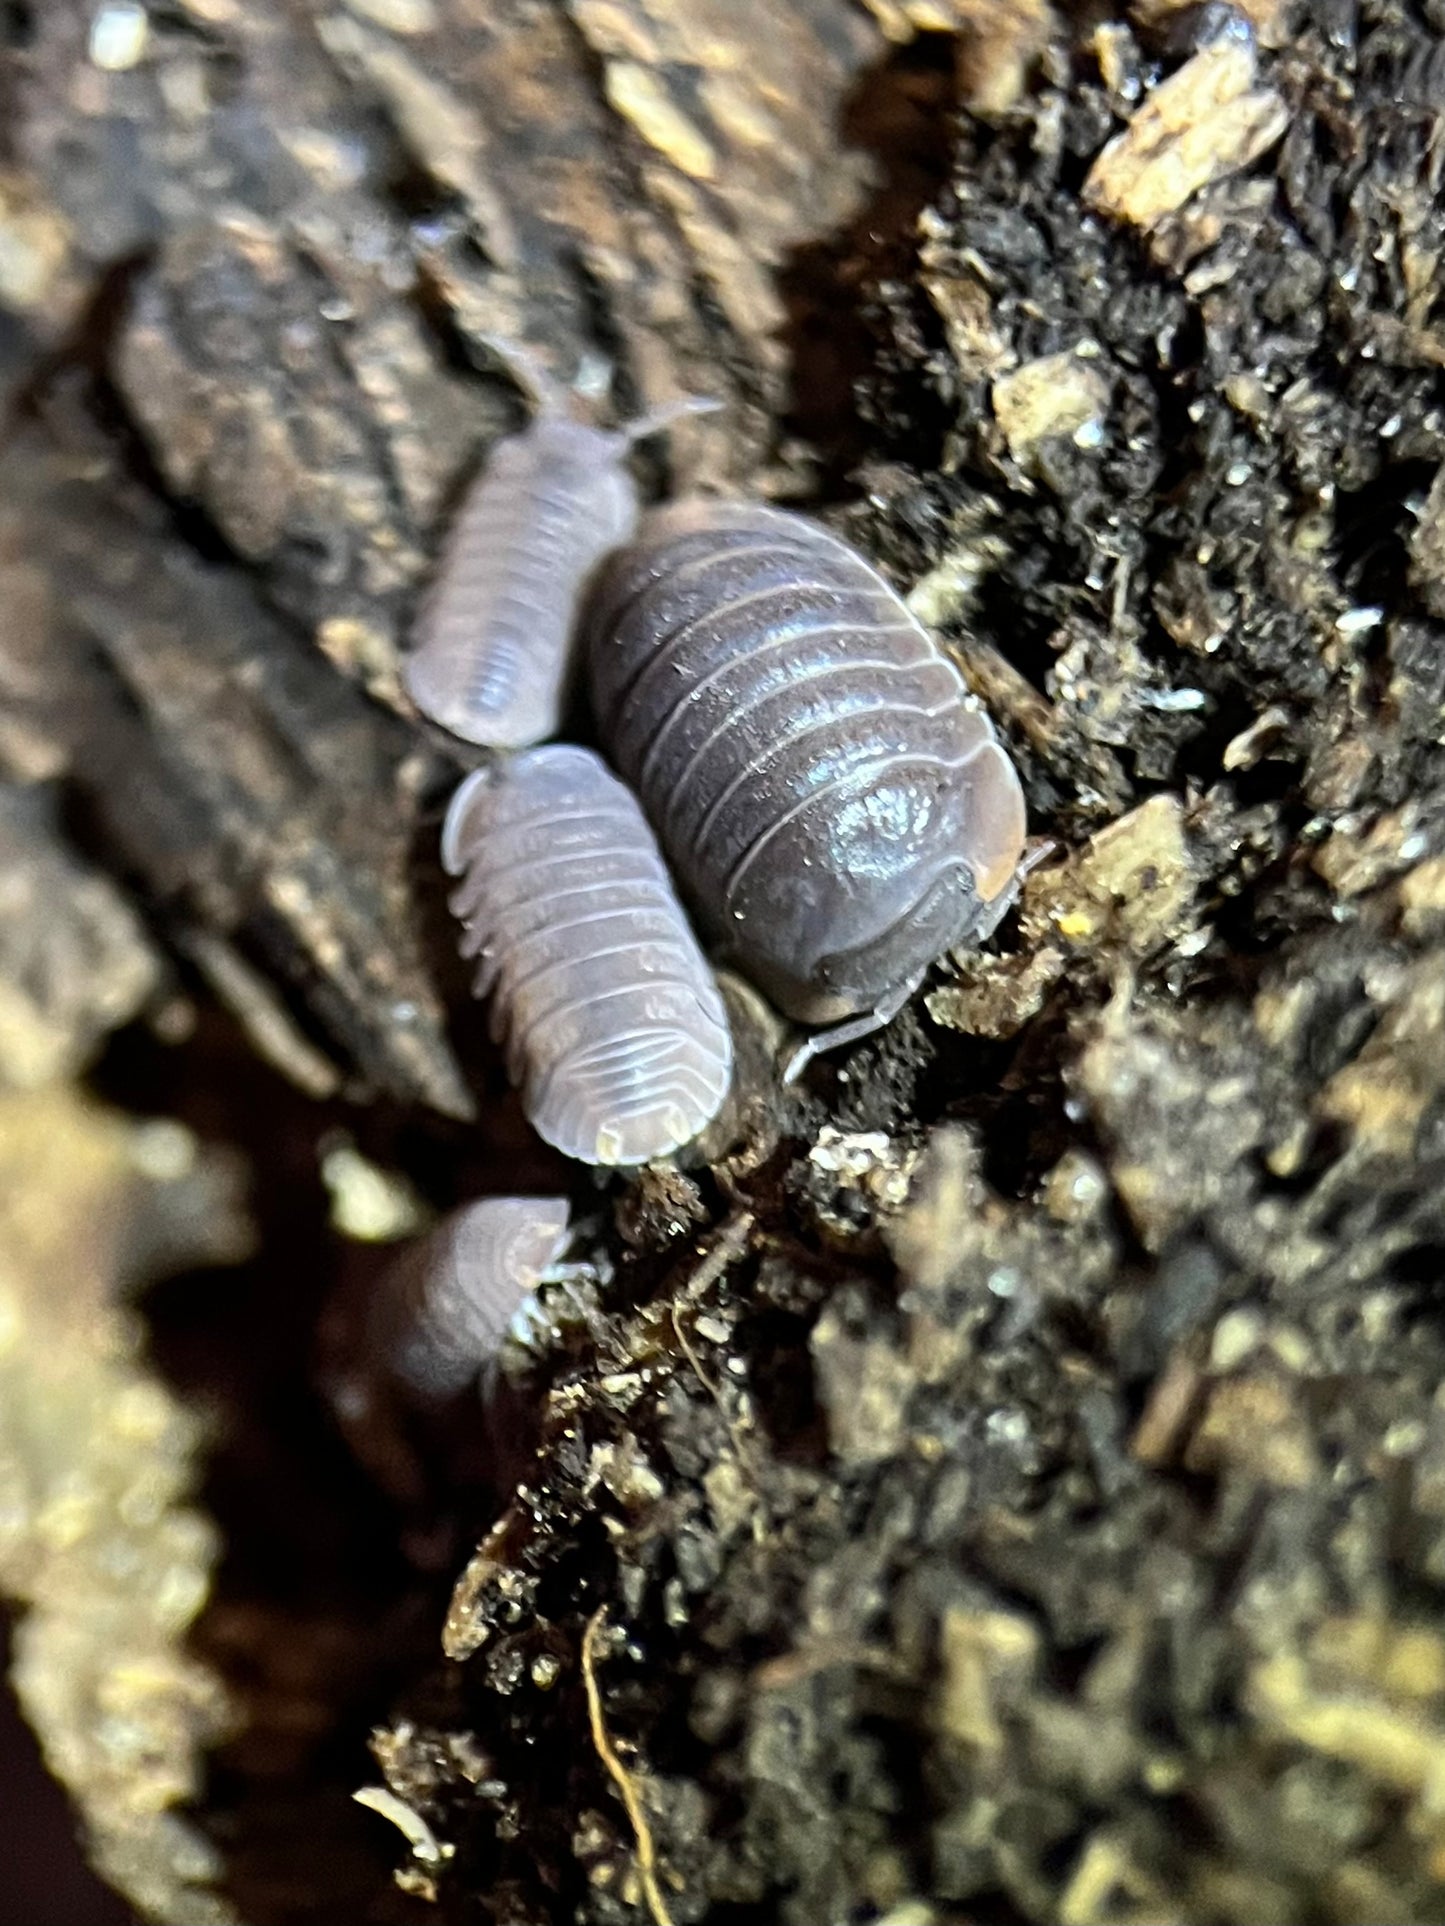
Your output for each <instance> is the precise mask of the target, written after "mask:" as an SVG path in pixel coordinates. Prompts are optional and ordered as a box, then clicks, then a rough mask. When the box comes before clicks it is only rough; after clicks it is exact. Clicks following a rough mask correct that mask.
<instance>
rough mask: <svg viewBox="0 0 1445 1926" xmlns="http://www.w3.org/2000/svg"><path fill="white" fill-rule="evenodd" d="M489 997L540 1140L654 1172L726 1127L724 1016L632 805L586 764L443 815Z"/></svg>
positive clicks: (529, 772)
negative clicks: (704, 1134) (716, 1120)
mask: <svg viewBox="0 0 1445 1926" xmlns="http://www.w3.org/2000/svg"><path fill="white" fill-rule="evenodd" d="M442 859H443V861H444V862H445V864H446V867H447V868H448V870H449V871H450V872H451V873H452V874H453V875H454V876H459V877H461V879H462V880H461V882H460V883H459V885H458V887H457V889H456V890H455V892H454V893H453V896H452V899H451V900H452V907H453V909H454V910H455V912H456V914H457V916H458V917H459V918H460V919H461V921H462V923H463V924H464V926H465V930H466V934H465V936H464V938H463V942H462V950H463V953H464V954H465V955H468V956H472V957H475V958H476V959H477V962H478V969H477V976H476V989H477V994H478V995H479V996H488V995H489V996H490V997H491V999H492V1034H493V1036H494V1037H495V1038H496V1039H497V1041H498V1042H499V1043H500V1044H501V1045H502V1047H503V1050H504V1052H505V1054H506V1061H507V1070H508V1074H509V1075H510V1076H511V1078H512V1080H513V1082H515V1083H517V1084H518V1085H520V1087H521V1090H522V1099H523V1103H524V1106H525V1108H526V1111H527V1115H528V1116H529V1117H530V1119H531V1121H532V1124H533V1126H534V1127H535V1129H536V1130H537V1132H538V1134H539V1135H540V1136H542V1137H545V1138H546V1140H547V1141H548V1142H549V1143H551V1144H555V1145H556V1146H557V1148H558V1149H559V1150H561V1151H564V1152H565V1153H566V1154H567V1155H568V1156H569V1157H577V1158H580V1159H581V1160H582V1161H583V1162H584V1163H590V1164H642V1163H647V1162H649V1161H650V1160H651V1159H653V1158H654V1157H662V1156H665V1155H667V1154H668V1153H669V1152H670V1151H673V1150H676V1149H678V1148H679V1147H680V1146H681V1145H683V1144H685V1143H687V1142H688V1141H689V1140H690V1139H691V1138H693V1137H695V1136H696V1135H697V1133H698V1132H699V1131H700V1130H701V1129H702V1128H703V1126H704V1125H705V1124H706V1123H708V1122H709V1121H710V1120H711V1119H712V1117H714V1116H715V1115H716V1113H717V1111H718V1110H719V1109H720V1108H721V1105H722V1102H723V1099H724V1097H725V1096H726V1095H727V1090H728V1085H729V1082H730V1080H731V1076H732V1039H731V1036H730V1034H729V1031H728V1026H727V1016H726V1013H725V1011H724V1008H723V1003H722V997H721V995H720V993H719V991H718V987H717V983H716V981H715V980H714V977H713V974H712V971H711V969H710V968H709V967H708V963H707V960H706V958H705V957H704V956H703V954H702V952H701V950H700V949H699V948H698V944H697V939H696V938H695V937H694V935H693V933H692V930H691V928H690V926H689V924H688V921H687V917H686V914H685V912H684V911H683V909H682V906H681V904H680V903H679V902H678V900H677V896H676V894H675V892H674V889H673V885H672V881H671V878H670V877H669V875H668V872H667V868H666V866H665V864H664V862H663V859H662V855H661V852H660V851H659V849H658V846H657V841H656V838H655V837H654V836H653V834H652V831H651V830H650V829H649V828H648V826H647V822H646V820H645V819H644V817H643V814H642V811H641V809H640V808H639V807H638V805H637V802H636V800H635V798H634V797H633V796H632V795H631V793H630V792H629V791H628V790H627V789H626V788H625V787H624V786H623V785H622V784H621V783H620V782H619V781H618V780H617V778H616V777H615V776H614V775H613V774H612V773H611V771H610V770H609V769H608V768H607V767H606V765H605V764H604V763H603V762H602V760H601V758H600V757H598V756H595V755H593V754H592V752H591V751H590V750H586V749H575V748H570V747H566V746H562V745H558V746H555V747H550V748H544V749H534V750H530V751H528V752H527V753H525V754H523V755H520V756H514V757H511V758H509V759H507V760H506V761H504V762H502V763H500V764H499V765H497V766H496V767H495V768H493V769H488V770H478V771H477V773H476V774H475V775H473V776H470V777H469V778H468V779H467V780H466V781H465V782H464V783H463V784H462V786H461V788H460V789H459V790H458V791H457V793H456V796H455V797H454V798H453V800H452V805H451V808H450V810H449V811H448V814H447V821H446V828H445V830H444V832H443V837H442Z"/></svg>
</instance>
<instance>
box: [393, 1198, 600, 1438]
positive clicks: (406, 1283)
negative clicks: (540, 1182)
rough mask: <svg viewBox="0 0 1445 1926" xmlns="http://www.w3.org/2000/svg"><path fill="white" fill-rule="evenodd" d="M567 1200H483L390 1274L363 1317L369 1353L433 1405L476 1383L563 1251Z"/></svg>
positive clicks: (457, 1214)
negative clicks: (364, 1317) (510, 1325)
mask: <svg viewBox="0 0 1445 1926" xmlns="http://www.w3.org/2000/svg"><path fill="white" fill-rule="evenodd" d="M569 1215H570V1213H569V1209H568V1205H567V1200H566V1199H565V1198H564V1197H483V1198H481V1199H480V1200H479V1201H478V1202H477V1203H474V1204H467V1205H465V1206H464V1207H463V1208H462V1209H461V1210H458V1211H454V1212H453V1213H452V1215H451V1216H450V1217H448V1218H446V1219H445V1220H444V1221H443V1222H442V1223H440V1224H439V1225H438V1226H437V1227H436V1229H435V1230H433V1231H432V1232H430V1234H429V1235H428V1236H426V1237H423V1238H420V1239H418V1240H417V1242H416V1243H415V1244H413V1245H411V1246H410V1247H409V1248H408V1249H407V1250H405V1251H403V1252H402V1253H401V1255H400V1256H399V1257H398V1258H397V1259H396V1260H395V1262H394V1263H393V1264H392V1266H391V1268H390V1270H389V1271H388V1272H387V1273H386V1275H385V1277H383V1278H382V1279H381V1280H380V1288H379V1289H378V1290H377V1291H376V1293H375V1295H374V1296H373V1298H372V1300H371V1303H370V1306H369V1309H368V1316H367V1326H368V1331H367V1336H368V1346H367V1348H368V1351H369V1353H370V1355H371V1356H373V1357H375V1358H376V1359H377V1360H378V1362H380V1363H381V1364H383V1365H384V1366H385V1368H386V1369H387V1370H388V1371H389V1372H390V1373H391V1374H392V1376H394V1377H395V1378H397V1379H399V1380H400V1382H401V1383H402V1384H404V1385H405V1386H406V1387H407V1389H408V1390H409V1391H412V1392H413V1393H415V1394H416V1395H417V1396H418V1397H419V1398H422V1399H425V1400H427V1401H429V1402H437V1403H440V1402H442V1401H443V1400H445V1399H448V1398H454V1397H456V1396H457V1395H458V1394H459V1393H460V1392H462V1391H465V1390H466V1389H467V1387H468V1386H469V1385H471V1384H473V1383H475V1382H476V1381H477V1379H478V1378H479V1377H480V1375H481V1373H482V1371H483V1369H484V1368H485V1366H486V1365H487V1363H488V1362H489V1360H490V1359H491V1358H492V1357H493V1356H494V1355H495V1354H496V1352H497V1350H498V1349H499V1348H500V1346H501V1343H502V1339H503V1338H504V1337H505V1335H506V1332H507V1327H508V1325H509V1324H510V1323H511V1322H512V1319H513V1317H514V1316H515V1315H516V1313H517V1311H518V1310H519V1308H520V1307H521V1306H522V1304H523V1303H524V1301H525V1300H526V1299H527V1298H528V1297H530V1296H531V1294H532V1293H533V1292H534V1291H535V1290H536V1289H537V1286H538V1285H539V1284H540V1283H541V1282H542V1281H543V1280H544V1279H545V1277H546V1276H547V1275H548V1273H549V1272H550V1271H551V1269H552V1267H553V1266H554V1265H555V1263H556V1261H557V1259H558V1258H559V1257H560V1256H561V1254H562V1251H563V1250H564V1248H565V1247H566V1243H567V1226H568V1219H569Z"/></svg>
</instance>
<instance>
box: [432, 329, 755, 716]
mask: <svg viewBox="0 0 1445 1926" xmlns="http://www.w3.org/2000/svg"><path fill="white" fill-rule="evenodd" d="M491 345H492V347H493V348H494V350H495V351H496V352H497V353H498V354H499V356H500V357H501V358H502V359H503V361H504V362H505V364H506V366H507V368H508V370H509V372H510V373H511V374H512V375H513V377H514V378H515V379H516V380H517V381H519V382H520V383H521V384H522V385H523V386H524V387H525V388H526V389H527V390H528V392H529V394H530V395H531V398H532V400H533V403H534V405H535V408H536V413H535V415H534V417H533V420H532V422H531V424H530V426H529V427H527V428H525V429H523V431H522V432H521V433H520V434H516V435H509V436H507V437H506V438H505V439H504V440H502V441H500V442H499V443H498V444H497V445H496V447H495V448H494V449H493V450H492V452H491V456H490V459H489V460H488V461H487V463H486V466H485V467H484V468H483V470H482V472H481V474H480V475H479V476H478V478H477V479H476V480H475V481H474V482H473V483H472V485H471V487H470V488H469V490H468V491H467V493H466V495H465V496H464V497H463V500H462V504H461V507H460V509H459V511H458V513H457V515H456V518H455V520H454V521H453V523H452V525H451V527H450V529H449V530H448V532H447V535H446V538H445V541H444V543H443V546H442V554H441V559H440V562H439V564H438V566H437V568H436V570H435V573H434V575H433V577H432V580H431V583H430V586H429V587H428V589H427V590H426V592H425V594H424V595H423V597H422V601H421V606H420V610H419V613H418V616H417V619H416V623H415V628H414V631H413V645H412V650H411V653H410V655H409V656H408V657H407V659H406V662H405V664H404V665H403V668H402V681H403V683H404V684H405V687H406V691H407V693H408V695H409V696H410V697H411V699H412V701H413V702H414V703H415V704H416V706H417V708H418V709H419V710H420V711H421V713H422V714H423V715H424V716H425V717H427V718H428V720H430V721H432V722H434V723H436V724H437V725H438V726H439V727H440V728H442V729H445V730H446V731H447V732H448V733H449V734H450V735H452V736H455V737H458V738H460V740H462V741H463V742H469V743H475V744H477V745H479V746H481V747H483V748H489V749H520V748H525V747H527V746H528V745H529V744H531V743H534V742H541V741H542V740H543V739H544V738H545V737H547V736H550V735H554V734H555V733H556V731H557V729H558V726H559V724H560V721H561V716H562V710H563V707H564V704H565V702H566V699H567V694H568V688H569V684H570V680H571V665H572V657H573V647H572V643H573V633H574V629H575V624H576V614H577V607H578V602H579V599H580V597H581V594H582V590H583V585H584V584H585V582H586V581H587V578H588V576H589V575H590V574H591V573H592V571H593V570H594V569H595V567H596V566H597V564H598V562H599V561H600V560H601V559H602V557H603V556H604V555H605V554H606V553H607V552H608V550H609V549H612V548H614V547H616V545H617V544H618V543H619V542H623V541H625V540H626V539H627V538H628V536H629V535H631V533H632V532H633V529H634V528H635V527H636V525H637V517H638V510H639V498H638V492H637V485H636V483H635V482H634V481H633V479H632V476H631V475H630V474H629V473H628V471H627V467H626V465H625V458H626V455H627V452H628V450H629V449H630V448H631V446H632V445H633V443H634V442H637V441H640V440H642V439H643V438H644V437H645V436H647V435H651V434H653V433H655V432H656V431H657V430H658V429H659V428H662V427H664V426H666V424H667V423H669V422H671V421H673V420H674V419H676V417H677V416H679V415H682V414H696V413H699V412H702V411H705V410H707V409H710V408H713V407H715V406H716V405H717V404H716V403H714V402H711V401H705V400H702V399H700V398H698V397H693V396H689V397H687V398H685V399H683V400H681V401H678V402H676V403H673V404H671V405H670V406H668V407H664V408H661V409H658V410H657V411H656V412H654V413H652V414H649V415H644V416H643V417H642V419H641V420H639V421H635V422H633V423H631V424H630V426H628V427H625V428H621V429H613V430H608V429H602V428H596V427H592V426H590V425H589V424H588V423H586V422H583V421H579V420H577V419H576V417H575V416H574V415H573V414H572V413H571V411H570V409H569V408H568V405H567V402H566V400H565V398H564V397H563V395H562V393H561V391H560V390H559V389H558V388H557V387H556V386H555V385H554V383H553V382H552V381H551V379H550V378H549V377H548V376H547V375H546V374H545V373H544V372H543V370H542V368H541V367H540V365H539V364H538V363H537V362H536V361H535V360H534V359H533V357H532V356H531V355H530V354H529V353H527V352H526V351H525V350H522V349H519V348H517V347H515V346H508V345H504V344H502V343H499V342H493V343H491Z"/></svg>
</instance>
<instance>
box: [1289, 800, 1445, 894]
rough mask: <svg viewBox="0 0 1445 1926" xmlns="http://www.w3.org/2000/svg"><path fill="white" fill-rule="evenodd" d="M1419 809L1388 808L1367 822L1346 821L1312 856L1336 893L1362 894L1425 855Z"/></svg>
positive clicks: (1408, 805) (1313, 863)
mask: <svg viewBox="0 0 1445 1926" xmlns="http://www.w3.org/2000/svg"><path fill="white" fill-rule="evenodd" d="M1422 843H1423V838H1422V837H1421V835H1420V810H1419V807H1418V805H1416V804H1414V803H1406V804H1405V806H1404V808H1402V809H1391V810H1387V811H1386V812H1385V813H1384V814H1383V815H1381V816H1377V817H1375V818H1374V819H1373V820H1372V821H1370V822H1368V823H1359V822H1348V821H1347V822H1344V823H1341V824H1339V825H1337V827H1336V828H1335V829H1334V830H1333V831H1332V832H1331V834H1330V836H1329V838H1328V840H1327V841H1325V842H1323V843H1321V844H1320V846H1319V848H1318V849H1317V850H1316V851H1315V853H1314V855H1313V856H1312V857H1311V859H1310V866H1311V868H1312V869H1314V871H1315V872H1316V874H1318V875H1320V876H1322V877H1323V878H1324V879H1325V881H1326V882H1327V883H1328V884H1329V886H1330V888H1331V889H1332V890H1333V891H1334V892H1335V894H1336V896H1340V897H1344V898H1346V899H1348V898H1350V897H1353V896H1360V895H1363V894H1364V892H1365V891H1366V890H1370V889H1374V888H1375V887H1376V886H1377V885H1378V884H1380V883H1382V882H1384V881H1385V879H1386V878H1387V877H1389V876H1393V875H1395V874H1396V873H1397V872H1398V871H1400V870H1401V869H1403V868H1405V866H1406V865H1407V864H1408V863H1410V862H1412V861H1413V860H1414V858H1415V857H1417V856H1419V855H1421V854H1423V849H1422V847H1421V845H1422Z"/></svg>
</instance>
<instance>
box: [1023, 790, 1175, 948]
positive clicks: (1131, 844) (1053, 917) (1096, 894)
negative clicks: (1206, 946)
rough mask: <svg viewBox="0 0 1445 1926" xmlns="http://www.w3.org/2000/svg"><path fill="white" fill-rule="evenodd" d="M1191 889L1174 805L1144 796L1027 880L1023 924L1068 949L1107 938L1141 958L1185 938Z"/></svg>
mask: <svg viewBox="0 0 1445 1926" xmlns="http://www.w3.org/2000/svg"><path fill="white" fill-rule="evenodd" d="M1195 889H1196V879H1195V874H1194V866H1193V863H1192V861H1191V859H1190V855H1189V845H1188V841H1187V838H1186V836H1185V833H1184V812H1183V809H1182V808H1181V806H1180V803H1179V801H1178V798H1177V797H1174V796H1167V795H1166V796H1151V797H1150V799H1149V801H1148V802H1146V803H1141V804H1140V806H1139V807H1138V808H1137V809H1132V810H1130V812H1129V814H1128V815H1127V816H1121V817H1120V818H1119V820H1118V821H1117V822H1113V823H1110V824H1108V825H1107V826H1106V827H1105V828H1103V829H1101V830H1100V831H1099V832H1098V833H1097V835H1095V836H1092V837H1091V838H1090V839H1089V842H1088V843H1087V844H1086V846H1085V847H1084V849H1083V850H1082V851H1080V852H1079V853H1078V854H1077V855H1076V856H1074V857H1072V858H1071V859H1070V861H1069V862H1068V863H1066V864H1064V865H1062V866H1061V867H1057V868H1051V869H1043V870H1039V871H1037V872H1036V873H1035V875H1034V876H1033V877H1031V878H1030V879H1029V884H1028V886H1027V887H1026V889H1025V896H1024V916H1023V921H1024V925H1025V928H1026V930H1028V931H1029V933H1030V934H1031V935H1032V934H1034V932H1035V931H1037V935H1038V937H1039V939H1040V940H1041V941H1046V940H1047V939H1048V938H1049V936H1053V937H1054V938H1055V939H1056V940H1057V939H1062V941H1063V942H1064V943H1066V944H1068V945H1071V946H1073V947H1079V946H1081V945H1084V944H1089V943H1092V942H1095V941H1097V940H1098V939H1100V938H1101V937H1103V936H1105V935H1107V937H1108V938H1109V940H1111V941H1112V942H1115V943H1117V944H1119V945H1120V946H1121V947H1123V948H1124V949H1125V950H1127V951H1128V952H1129V953H1130V954H1131V955H1132V956H1134V957H1144V956H1147V955H1149V954H1150V953H1151V952H1153V951H1155V950H1157V949H1158V948H1159V947H1160V946H1161V945H1162V944H1164V943H1168V942H1170V941H1172V940H1174V939H1176V938H1177V937H1179V936H1180V935H1182V934H1183V933H1184V931H1185V930H1186V929H1187V928H1188V927H1189V923H1190V911H1191V908H1192V904H1193V899H1194V894H1195Z"/></svg>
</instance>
